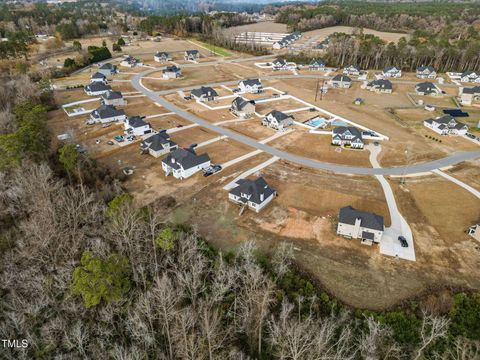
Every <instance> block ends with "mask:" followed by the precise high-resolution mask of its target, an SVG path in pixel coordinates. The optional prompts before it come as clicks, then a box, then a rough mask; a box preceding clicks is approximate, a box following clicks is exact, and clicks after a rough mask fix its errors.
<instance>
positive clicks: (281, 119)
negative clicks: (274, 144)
mask: <svg viewBox="0 0 480 360" xmlns="http://www.w3.org/2000/svg"><path fill="white" fill-rule="evenodd" d="M292 124H293V117H292V116H290V115H287V114H284V113H282V112H281V111H277V110H273V111H270V112H269V113H268V114H267V115H265V117H264V118H263V119H262V125H265V126H268V127H270V128H272V129H276V130H283V129H286V128H287V127H289V126H290V125H292Z"/></svg>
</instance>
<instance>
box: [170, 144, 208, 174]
mask: <svg viewBox="0 0 480 360" xmlns="http://www.w3.org/2000/svg"><path fill="white" fill-rule="evenodd" d="M210 165H211V162H210V157H209V156H208V154H201V155H197V154H196V153H195V150H193V149H192V148H189V149H183V148H178V149H176V150H174V151H173V152H171V153H170V154H169V155H168V156H167V157H166V158H165V159H163V160H162V169H163V171H164V172H165V175H166V176H169V175H173V177H175V178H177V179H186V178H188V177H190V176H192V175H193V174H195V173H197V172H199V171H202V170H203V169H206V168H208V167H209V166H210Z"/></svg>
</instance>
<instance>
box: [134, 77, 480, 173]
mask: <svg viewBox="0 0 480 360" xmlns="http://www.w3.org/2000/svg"><path fill="white" fill-rule="evenodd" d="M155 71H158V69H151V70H147V71H144V72H141V73H139V74H137V75H135V76H134V77H133V78H132V85H133V87H134V88H135V89H137V90H138V91H140V92H142V93H143V94H145V95H146V96H148V97H149V98H150V99H151V100H152V101H154V102H156V103H158V104H160V105H162V106H163V107H165V108H166V109H168V110H169V111H172V112H175V113H177V114H178V115H179V116H181V117H183V118H184V119H186V120H188V121H190V122H192V123H196V124H198V125H200V126H203V127H204V128H206V129H209V130H211V131H214V132H216V133H219V134H222V135H224V136H228V137H229V138H231V139H233V140H235V141H238V142H241V143H243V144H245V145H248V146H251V147H252V148H255V149H258V150H262V151H264V152H266V153H268V154H271V155H273V156H277V157H279V158H280V159H283V160H286V161H291V162H293V163H296V164H298V165H301V166H308V167H311V168H314V169H320V170H327V171H332V172H335V173H342V174H355V175H405V174H414V173H421V172H428V171H432V170H435V169H439V168H442V167H446V166H449V165H454V164H457V163H459V162H462V161H466V160H473V159H475V158H478V157H480V150H476V151H469V152H461V153H456V154H454V155H450V156H448V157H445V158H442V159H438V160H434V161H430V162H426V163H423V164H416V165H410V166H403V167H394V168H366V167H358V166H345V165H337V164H332V163H326V162H322V161H318V160H314V159H309V158H305V157H302V156H298V155H294V154H290V153H288V152H285V151H282V150H279V149H276V148H274V147H271V146H268V145H266V144H262V143H260V142H258V141H256V140H254V139H252V138H249V137H247V136H244V135H240V134H238V133H236V132H234V131H231V130H228V129H226V128H223V127H221V126H218V125H214V124H212V123H210V122H208V121H206V120H203V119H201V118H199V117H197V116H195V115H193V114H191V113H189V112H187V111H185V110H182V109H180V108H179V107H177V106H176V105H174V104H172V103H170V102H168V101H167V100H165V99H164V98H162V97H161V96H160V94H162V93H163V92H155V91H152V90H150V89H147V88H146V87H144V86H143V85H142V83H141V79H142V77H144V76H146V75H148V74H150V73H152V72H155ZM299 76H301V77H317V76H315V75H279V76H269V77H265V78H262V79H278V78H287V77H293V78H295V77H299ZM237 82H238V81H235V82H234V83H237ZM222 84H225V83H222ZM197 87H198V86H197ZM185 89H186V88H185ZM178 90H182V89H175V90H168V91H169V92H175V91H178Z"/></svg>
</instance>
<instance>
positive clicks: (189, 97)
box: [183, 96, 192, 100]
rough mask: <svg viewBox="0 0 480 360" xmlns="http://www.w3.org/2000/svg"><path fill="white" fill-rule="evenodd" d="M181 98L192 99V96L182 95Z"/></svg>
mask: <svg viewBox="0 0 480 360" xmlns="http://www.w3.org/2000/svg"><path fill="white" fill-rule="evenodd" d="M183 99H184V100H192V97H191V96H184V97H183Z"/></svg>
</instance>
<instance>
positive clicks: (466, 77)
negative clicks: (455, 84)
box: [460, 71, 480, 82]
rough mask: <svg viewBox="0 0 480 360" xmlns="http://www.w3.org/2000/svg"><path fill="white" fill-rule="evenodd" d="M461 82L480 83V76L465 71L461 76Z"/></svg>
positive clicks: (473, 72)
mask: <svg viewBox="0 0 480 360" xmlns="http://www.w3.org/2000/svg"><path fill="white" fill-rule="evenodd" d="M460 81H461V82H480V74H477V73H476V72H475V71H465V72H464V73H463V74H462V75H461V76H460Z"/></svg>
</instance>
